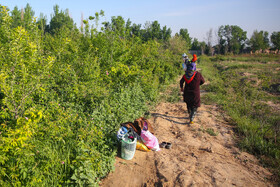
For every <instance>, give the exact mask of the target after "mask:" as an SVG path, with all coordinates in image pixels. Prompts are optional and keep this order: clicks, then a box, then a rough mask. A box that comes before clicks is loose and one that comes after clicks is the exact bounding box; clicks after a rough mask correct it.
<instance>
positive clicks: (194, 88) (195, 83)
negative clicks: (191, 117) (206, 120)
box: [180, 72, 205, 107]
mask: <svg viewBox="0 0 280 187" xmlns="http://www.w3.org/2000/svg"><path fill="white" fill-rule="evenodd" d="M204 82H205V81H204V78H203V77H202V75H201V74H200V73H199V72H196V74H195V75H194V77H193V80H192V81H191V82H190V83H188V84H187V83H186V81H185V79H184V76H183V77H182V79H181V80H180V88H183V86H184V83H185V88H184V95H183V96H184V101H185V102H186V103H187V105H188V106H190V107H200V85H202V84H203V83H204Z"/></svg>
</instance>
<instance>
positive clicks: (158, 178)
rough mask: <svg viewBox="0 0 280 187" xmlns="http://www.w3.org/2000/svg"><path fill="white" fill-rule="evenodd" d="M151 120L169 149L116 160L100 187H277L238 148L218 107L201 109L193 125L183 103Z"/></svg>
mask: <svg viewBox="0 0 280 187" xmlns="http://www.w3.org/2000/svg"><path fill="white" fill-rule="evenodd" d="M151 116H152V117H151V118H150V119H149V121H150V122H151V124H152V125H153V127H154V130H155V136H156V137H157V138H158V140H159V142H163V141H165V142H171V143H172V147H171V149H165V148H162V149H161V151H158V152H153V151H150V152H142V151H138V150H136V153H135V156H134V158H133V159H132V160H129V161H127V160H123V159H121V158H119V157H117V158H116V164H115V167H116V169H115V171H114V172H111V173H110V174H109V175H108V176H107V177H106V178H105V179H104V180H102V181H101V183H100V186H273V184H272V183H270V182H269V179H270V178H271V176H272V174H271V173H270V172H269V171H268V170H267V169H265V168H263V167H261V166H260V165H259V163H258V160H257V159H256V158H255V157H254V156H253V155H250V154H248V153H246V152H242V151H241V150H239V149H238V148H237V147H236V143H235V139H234V132H233V128H232V126H230V125H229V124H228V123H227V122H226V121H225V120H224V119H223V117H222V114H221V113H220V112H219V111H218V108H217V107H216V106H215V105H203V104H202V106H201V107H200V108H199V110H198V114H197V116H196V118H195V123H194V124H192V125H188V123H187V122H188V121H189V119H188V114H187V113H186V104H185V103H183V102H179V103H175V104H172V103H160V104H159V105H158V106H157V107H156V109H155V110H154V111H152V112H151ZM211 129H212V130H211ZM211 132H214V134H213V133H212V136H211V135H210V134H211Z"/></svg>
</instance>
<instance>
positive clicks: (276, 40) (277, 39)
mask: <svg viewBox="0 0 280 187" xmlns="http://www.w3.org/2000/svg"><path fill="white" fill-rule="evenodd" d="M270 40H271V42H272V44H273V47H274V48H275V49H278V50H280V32H273V33H272V34H271V36H270Z"/></svg>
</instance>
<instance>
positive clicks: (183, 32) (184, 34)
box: [179, 29, 192, 48]
mask: <svg viewBox="0 0 280 187" xmlns="http://www.w3.org/2000/svg"><path fill="white" fill-rule="evenodd" d="M179 35H180V36H181V37H182V38H183V39H184V40H185V41H186V43H187V47H188V48H190V47H191V41H192V38H191V37H190V35H189V32H188V29H180V32H179Z"/></svg>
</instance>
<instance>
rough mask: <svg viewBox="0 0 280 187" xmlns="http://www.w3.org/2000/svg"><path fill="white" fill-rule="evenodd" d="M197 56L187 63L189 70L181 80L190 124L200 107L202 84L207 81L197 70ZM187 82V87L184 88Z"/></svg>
mask: <svg viewBox="0 0 280 187" xmlns="http://www.w3.org/2000/svg"><path fill="white" fill-rule="evenodd" d="M196 60H197V57H196V55H195V54H194V55H193V59H192V61H191V63H189V64H188V65H187V71H186V73H185V75H183V77H182V79H181V80H180V88H181V92H184V94H183V98H184V102H186V103H187V109H188V113H189V115H190V124H193V120H194V117H195V115H196V111H197V108H198V107H200V85H202V84H203V83H204V82H205V81H204V78H203V76H202V75H201V74H200V73H199V72H198V71H196V64H195V62H196ZM184 83H185V88H184V89H183V86H184Z"/></svg>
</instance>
